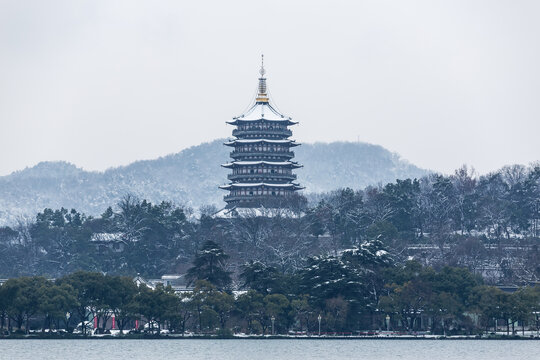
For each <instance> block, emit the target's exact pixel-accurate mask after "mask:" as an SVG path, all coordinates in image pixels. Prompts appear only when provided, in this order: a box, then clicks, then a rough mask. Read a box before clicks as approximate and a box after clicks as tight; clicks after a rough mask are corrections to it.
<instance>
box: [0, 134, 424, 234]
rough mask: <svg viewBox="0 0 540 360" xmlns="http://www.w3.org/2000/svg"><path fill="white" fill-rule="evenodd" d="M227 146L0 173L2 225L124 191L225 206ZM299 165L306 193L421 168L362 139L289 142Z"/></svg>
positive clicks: (100, 202) (101, 205) (88, 207)
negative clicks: (100, 166) (97, 166)
mask: <svg viewBox="0 0 540 360" xmlns="http://www.w3.org/2000/svg"><path fill="white" fill-rule="evenodd" d="M229 151H230V148H227V147H226V146H223V140H215V141H213V142H211V143H205V144H201V145H198V146H194V147H191V148H188V149H185V150H183V151H181V152H179V153H177V154H172V155H168V156H165V157H162V158H159V159H155V160H145V161H137V162H135V163H133V164H131V165H128V166H123V167H118V168H112V169H109V170H107V171H105V172H89V171H84V170H82V169H80V168H77V167H76V166H74V165H72V164H69V163H65V162H44V163H40V164H38V165H36V166H34V167H32V168H28V169H25V170H22V171H18V172H15V173H13V174H11V175H9V176H4V177H0V225H2V224H4V225H6V224H13V223H14V222H15V221H16V220H17V217H19V216H20V215H24V216H26V217H28V216H29V217H33V216H34V214H36V213H37V212H38V211H41V210H43V209H44V208H46V207H48V208H52V209H56V208H61V207H64V208H75V209H78V210H79V211H81V212H84V213H85V214H88V215H98V214H101V213H102V212H103V210H104V209H106V208H107V207H108V206H109V205H111V204H115V203H117V202H118V201H120V199H121V198H122V197H123V196H124V195H126V194H128V193H129V194H134V195H136V196H138V197H140V198H144V199H147V200H148V201H152V202H154V203H159V202H161V201H170V202H173V203H174V204H177V205H185V206H190V207H193V208H197V207H199V206H201V205H207V204H215V205H216V206H218V207H219V206H223V205H224V203H223V201H222V197H223V195H225V192H224V191H222V190H219V189H218V186H219V185H221V184H223V183H225V182H227V170H226V169H223V168H221V166H220V165H221V164H223V163H226V162H228V161H229ZM295 151H296V160H298V161H299V162H300V163H302V164H303V165H304V168H302V169H300V170H298V180H299V182H301V183H302V184H303V185H304V186H306V193H318V192H326V191H331V190H334V189H337V188H340V187H351V188H354V189H361V188H363V187H365V186H367V185H371V184H377V183H386V182H390V181H395V180H396V179H404V178H409V177H410V178H415V177H420V176H422V175H425V174H426V173H427V172H426V171H425V170H422V169H419V168H417V167H415V166H414V165H411V164H409V163H407V162H405V161H403V160H401V159H400V158H399V156H398V155H396V154H393V153H391V152H389V151H388V150H385V149H384V148H382V147H380V146H376V145H370V144H365V143H341V142H336V143H330V144H304V145H302V146H299V147H297V148H296V149H295Z"/></svg>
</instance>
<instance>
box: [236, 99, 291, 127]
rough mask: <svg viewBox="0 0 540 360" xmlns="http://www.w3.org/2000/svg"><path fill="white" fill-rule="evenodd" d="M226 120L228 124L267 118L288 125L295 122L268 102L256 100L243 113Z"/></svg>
mask: <svg viewBox="0 0 540 360" xmlns="http://www.w3.org/2000/svg"><path fill="white" fill-rule="evenodd" d="M233 120H234V121H228V123H229V124H236V123H238V122H242V121H257V120H268V121H276V122H286V123H288V124H289V125H293V124H297V122H295V121H292V118H291V117H289V116H285V115H283V114H281V113H280V112H279V111H277V110H276V109H275V108H274V107H273V106H272V105H271V104H270V103H269V102H256V103H255V104H253V105H252V106H251V107H250V108H249V109H248V110H247V111H246V112H245V113H244V114H242V115H239V116H236V117H234V118H233Z"/></svg>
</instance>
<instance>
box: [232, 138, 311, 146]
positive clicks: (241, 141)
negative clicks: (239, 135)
mask: <svg viewBox="0 0 540 360" xmlns="http://www.w3.org/2000/svg"><path fill="white" fill-rule="evenodd" d="M260 142H265V143H269V144H291V146H298V145H300V144H299V143H297V142H296V141H294V140H289V139H284V140H269V139H235V140H231V141H228V142H226V143H225V145H227V146H231V145H234V144H256V143H260Z"/></svg>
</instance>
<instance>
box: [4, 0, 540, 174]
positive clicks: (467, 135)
mask: <svg viewBox="0 0 540 360" xmlns="http://www.w3.org/2000/svg"><path fill="white" fill-rule="evenodd" d="M539 18H540V1H495V0H489V1H473V0H466V1H456V0H452V1H435V0H427V1H404V0H396V1H381V0H373V1H336V0H333V1H305V2H304V1H291V0H288V1H276V0H273V1H253V0H251V1H248V0H246V1H236V0H232V1H231V0H229V1H163V0H162V1H134V0H126V1H111V0H106V1H96V0H91V1H82V0H65V1H52V0H48V1H41V0H36V1H26V0H24V1H23V0H13V1H6V0H0V175H5V174H8V173H10V172H12V171H14V170H18V169H22V168H24V167H26V166H32V165H34V164H36V163H37V162H39V161H44V160H67V161H70V162H73V163H75V164H76V165H78V166H82V167H83V168H85V169H88V170H103V169H106V168H108V167H111V166H117V165H123V164H127V163H130V162H132V161H134V160H138V159H151V158H155V157H158V156H161V155H166V154H168V153H172V152H177V151H179V150H181V149H183V148H186V147H188V146H192V145H196V144H198V143H200V142H203V141H209V140H213V139H215V138H219V137H227V136H230V134H231V131H232V127H231V126H227V125H226V124H225V121H226V120H229V119H230V118H231V117H232V116H235V115H239V114H240V113H241V112H242V111H243V110H244V109H245V107H246V106H247V105H248V102H249V100H250V98H251V97H252V95H253V93H254V91H255V88H256V86H257V76H258V69H259V61H260V54H261V53H262V52H264V54H265V64H266V69H267V77H268V86H269V89H270V92H271V94H272V96H273V99H274V100H275V102H276V104H277V105H278V107H279V109H280V110H282V111H283V112H285V113H286V114H287V115H290V116H293V118H294V119H295V120H297V121H300V126H297V127H295V128H293V131H294V135H295V136H294V137H295V138H296V139H298V140H299V141H301V142H314V141H325V142H329V141H334V140H350V141H356V140H360V141H366V142H370V143H374V144H380V145H382V146H384V147H386V148H388V149H390V150H392V151H395V152H398V153H399V154H401V155H402V156H403V157H404V158H405V159H408V160H409V161H411V162H412V163H414V164H416V165H418V166H421V167H425V168H430V169H433V170H438V171H441V172H446V173H449V172H452V171H453V169H455V168H457V167H459V166H460V165H462V164H464V163H466V164H469V165H472V166H474V167H475V168H476V169H477V170H478V171H479V172H480V173H485V172H488V171H491V170H495V169H497V168H499V167H501V166H502V165H505V164H511V163H523V164H527V163H529V162H531V161H535V160H540V140H539V139H540V121H539V120H540V101H539V100H540V40H539V35H540V21H539V20H538V19H539ZM222 161H223V159H216V166H219V164H220V163H221V162H222Z"/></svg>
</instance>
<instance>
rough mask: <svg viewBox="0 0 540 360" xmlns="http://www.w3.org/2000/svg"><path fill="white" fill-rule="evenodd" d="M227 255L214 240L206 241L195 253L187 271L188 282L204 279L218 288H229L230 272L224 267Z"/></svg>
mask: <svg viewBox="0 0 540 360" xmlns="http://www.w3.org/2000/svg"><path fill="white" fill-rule="evenodd" d="M228 258H229V256H228V255H227V254H225V252H224V251H223V249H222V248H221V247H220V246H219V245H218V244H216V243H215V242H213V241H211V240H208V241H206V242H205V243H204V244H203V246H202V248H201V250H200V251H199V252H198V253H197V255H195V260H193V267H191V268H190V269H189V270H188V272H187V278H188V280H189V282H190V283H193V282H195V281H197V280H206V281H208V282H209V283H211V284H213V285H215V286H216V287H217V288H218V289H220V290H225V289H229V287H230V285H231V282H232V280H231V273H230V272H229V271H227V270H226V269H225V263H226V261H227V259H228Z"/></svg>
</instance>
